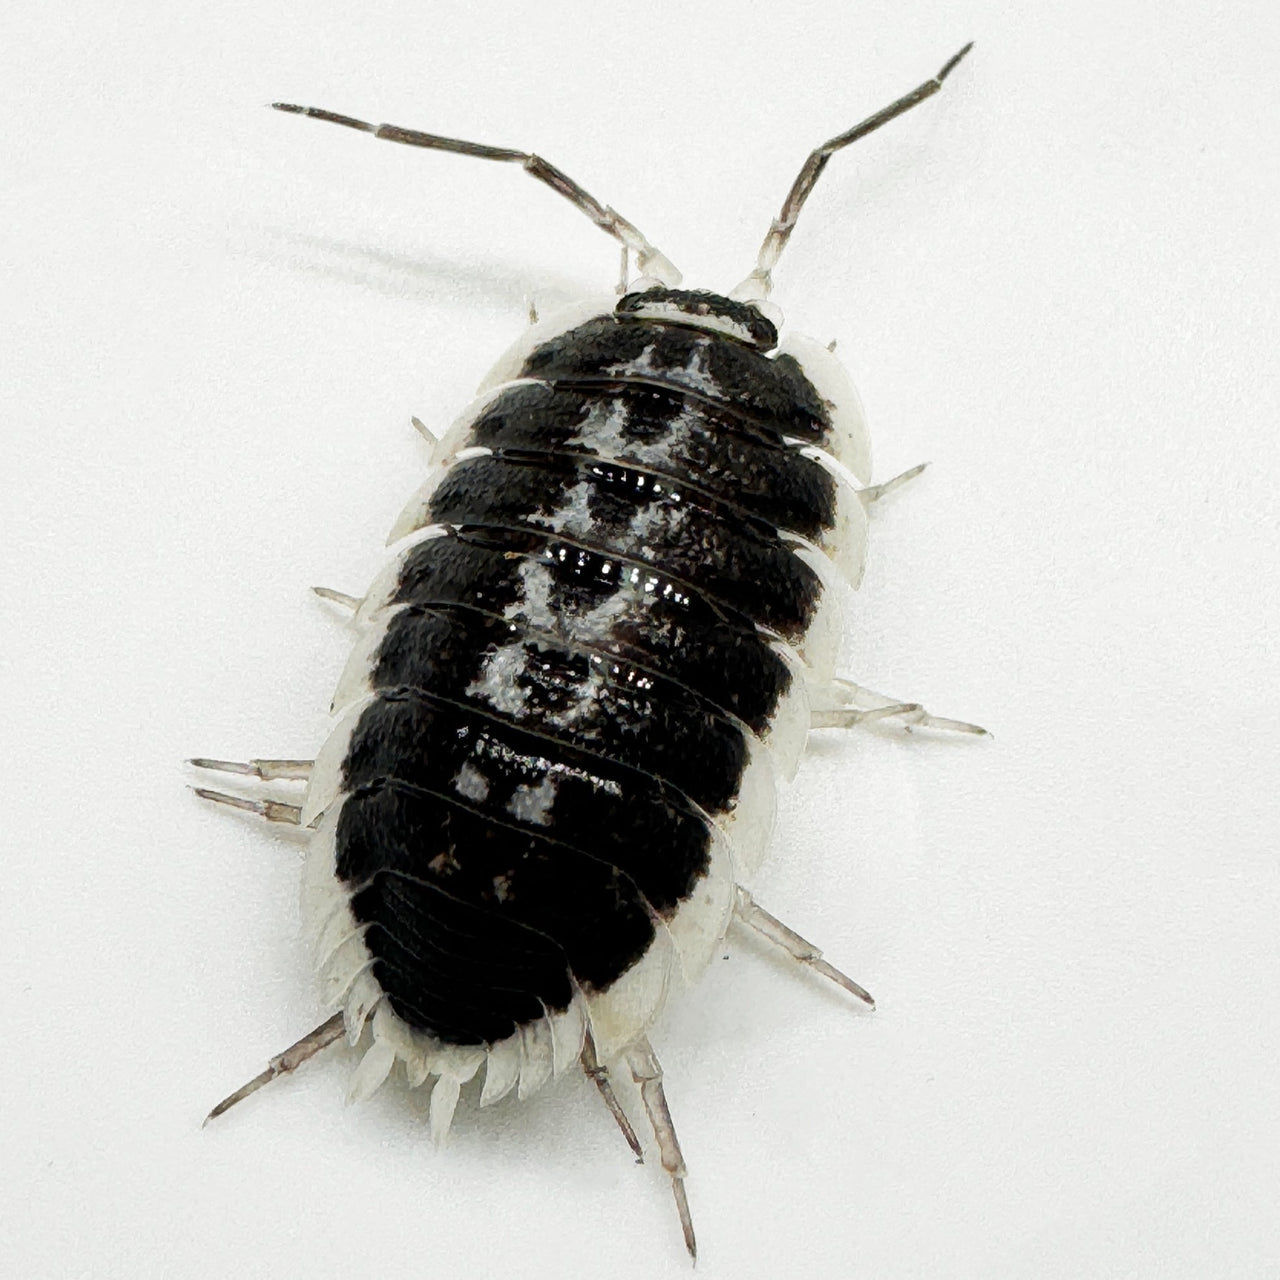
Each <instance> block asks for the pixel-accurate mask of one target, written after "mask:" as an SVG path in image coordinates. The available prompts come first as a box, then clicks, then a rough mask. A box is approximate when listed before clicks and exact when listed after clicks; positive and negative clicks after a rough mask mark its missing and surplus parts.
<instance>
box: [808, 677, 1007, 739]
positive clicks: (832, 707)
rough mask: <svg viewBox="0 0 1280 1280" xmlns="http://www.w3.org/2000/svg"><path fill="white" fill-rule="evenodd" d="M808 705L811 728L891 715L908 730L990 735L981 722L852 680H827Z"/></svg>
mask: <svg viewBox="0 0 1280 1280" xmlns="http://www.w3.org/2000/svg"><path fill="white" fill-rule="evenodd" d="M809 705H810V708H811V712H810V715H811V719H810V727H811V728H814V729H852V728H853V727H855V726H856V725H860V724H866V723H868V722H869V721H874V720H888V719H892V720H897V721H898V722H899V723H900V724H901V725H902V726H903V728H905V729H906V730H907V731H908V732H910V730H911V729H913V728H921V729H939V730H942V731H944V732H946V733H968V734H973V735H975V736H977V737H981V738H989V737H991V734H990V733H989V732H988V731H987V730H986V729H984V728H983V727H982V726H981V725H977V724H970V723H969V722H968V721H967V720H950V719H948V718H947V717H946V716H935V715H930V714H929V712H927V711H926V710H925V709H924V707H922V706H921V705H920V703H918V702H903V701H902V700H901V699H899V698H891V697H889V696H888V695H886V694H883V693H876V692H875V691H874V690H872V689H864V688H863V687H862V686H861V685H858V684H854V683H853V681H852V680H838V679H837V680H831V681H829V682H828V683H827V684H825V685H821V686H818V687H816V688H814V689H812V690H810V698H809Z"/></svg>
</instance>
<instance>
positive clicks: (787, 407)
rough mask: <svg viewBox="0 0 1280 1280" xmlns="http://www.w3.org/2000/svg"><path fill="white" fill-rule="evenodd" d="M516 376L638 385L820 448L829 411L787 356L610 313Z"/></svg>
mask: <svg viewBox="0 0 1280 1280" xmlns="http://www.w3.org/2000/svg"><path fill="white" fill-rule="evenodd" d="M520 376H521V377H523V378H538V379H541V380H542V381H544V382H574V383H589V384H590V383H597V384H598V383H609V382H641V383H646V384H650V385H654V386H663V387H669V388H671V389H672V390H674V391H681V392H684V393H686V394H688V395H692V396H697V397H700V398H701V399H704V400H709V401H712V402H714V403H715V404H717V405H719V406H721V407H722V408H724V409H725V410H727V411H730V412H732V413H734V414H735V415H736V416H738V417H741V418H744V419H749V420H750V421H752V422H754V423H755V424H757V425H758V426H759V427H761V428H763V429H765V430H768V431H771V432H774V433H775V434H776V435H777V436H778V437H779V438H781V437H782V436H794V437H796V438H798V439H801V440H805V441H807V442H809V443H811V444H822V443H823V441H824V439H825V437H826V435H827V432H828V431H829V429H830V427H831V414H830V411H829V408H828V406H827V404H826V403H825V402H824V401H823V400H822V399H821V397H819V395H818V393H817V392H816V391H815V390H814V389H813V385H812V383H810V382H809V380H808V378H806V377H805V376H804V373H803V372H802V371H801V369H800V366H799V365H798V364H797V363H796V362H795V360H793V359H792V358H791V357H790V356H785V355H783V356H778V357H776V358H775V357H770V356H767V355H765V354H763V353H762V352H760V351H759V350H757V349H756V348H754V347H752V346H749V345H747V344H746V343H743V342H739V341H737V340H735V339H734V338H731V337H728V336H727V335H725V334H720V333H714V332H710V331H708V330H705V329H695V328H689V327H686V326H684V325H673V324H663V323H661V322H659V321H656V320H646V319H638V318H635V317H633V316H630V315H626V314H618V313H614V314H611V315H607V316H600V317H597V318H596V319H594V320H588V321H587V322H586V324H582V325H579V326H578V327H577V328H575V329H571V330H569V332H568V333H565V334H562V335H561V336H560V337H558V338H554V339H552V340H551V341H550V342H546V343H544V344H543V345H542V346H540V347H538V348H537V349H536V350H535V351H533V352H532V353H531V354H530V356H529V358H528V360H526V361H525V365H524V368H523V369H522V370H521V373H520Z"/></svg>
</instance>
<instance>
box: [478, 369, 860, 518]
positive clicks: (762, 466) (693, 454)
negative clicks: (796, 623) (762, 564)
mask: <svg viewBox="0 0 1280 1280" xmlns="http://www.w3.org/2000/svg"><path fill="white" fill-rule="evenodd" d="M469 442H470V443H472V444H476V445H482V446H484V447H486V448H489V449H492V450H493V451H494V452H495V453H497V454H500V455H504V456H506V455H510V456H513V457H521V456H524V455H530V454H533V455H536V454H545V453H556V454H564V455H573V454H583V455H587V456H593V457H601V458H608V459H615V460H618V461H622V462H631V463H634V464H635V465H636V466H638V467H643V468H645V469H646V470H648V471H650V472H652V473H655V474H657V475H661V476H666V477H668V478H670V479H673V480H676V481H679V482H681V483H683V484H685V485H687V486H690V487H694V488H698V489H700V490H702V491H703V492H704V493H706V494H708V495H710V496H712V497H714V498H718V499H720V500H721V501H722V502H725V503H728V504H731V505H735V506H738V507H740V508H742V509H743V510H744V511H746V512H748V513H749V514H751V515H753V516H755V517H756V518H757V519H759V520H762V521H765V522H767V523H768V524H769V525H771V526H772V527H773V528H774V529H781V530H785V531H788V532H791V533H794V534H798V535H799V536H800V537H803V538H808V539H809V540H811V541H814V540H816V539H818V538H819V537H820V536H821V535H822V533H823V532H824V531H825V530H826V529H828V528H829V527H830V525H831V523H832V521H833V519H834V517H835V504H836V498H835V494H836V481H835V478H834V477H833V476H832V475H831V473H830V472H829V471H828V470H827V469H826V468H825V467H823V466H822V465H821V464H820V463H818V462H816V461H814V460H813V459H812V458H808V457H805V456H804V455H802V454H800V453H798V452H797V450H796V449H794V448H793V447H790V446H787V445H784V444H782V442H781V441H780V440H779V439H778V437H777V436H776V435H775V434H773V433H772V432H769V431H767V430H762V429H760V428H758V427H757V426H756V425H755V424H754V423H753V422H751V420H749V419H743V418H741V417H738V416H736V415H734V414H732V413H726V412H724V411H723V410H722V409H720V408H718V407H717V406H716V405H714V404H713V403H711V402H709V401H705V400H699V399H697V398H695V397H693V396H690V395H685V394H683V393H681V392H678V391H672V390H670V389H668V388H666V387H661V386H650V385H648V384H645V383H634V382H631V383H628V382H620V383H617V384H614V385H605V386H596V387H587V386H581V385H574V384H550V383H543V382H525V383H515V384H513V385H511V386H508V387H507V388H505V389H504V390H503V391H502V393H501V394H500V395H498V396H497V397H496V398H495V399H494V400H493V401H492V402H491V403H489V404H488V405H486V406H485V408H484V410H483V412H482V413H481V414H480V415H479V417H477V419H476V420H475V422H474V423H473V424H472V426H471V430H470V435H469Z"/></svg>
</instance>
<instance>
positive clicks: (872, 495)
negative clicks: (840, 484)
mask: <svg viewBox="0 0 1280 1280" xmlns="http://www.w3.org/2000/svg"><path fill="white" fill-rule="evenodd" d="M928 465H929V464H928V463H927V462H920V463H917V464H916V465H915V466H914V467H910V468H908V470H906V471H904V472H903V473H902V474H901V475H897V476H894V477H893V479H892V480H885V481H884V482H883V483H882V484H873V485H871V486H869V487H868V488H866V489H859V490H858V497H859V498H861V499H862V505H863V506H864V507H869V506H870V505H871V504H872V503H873V502H879V501H880V499H881V498H883V497H884V496H885V494H887V493H892V492H893V491H894V490H895V489H900V488H901V487H902V486H903V485H904V484H906V483H907V481H908V480H914V479H915V478H916V476H918V475H919V474H920V473H921V472H922V471H923V470H924V469H925V467H927V466H928Z"/></svg>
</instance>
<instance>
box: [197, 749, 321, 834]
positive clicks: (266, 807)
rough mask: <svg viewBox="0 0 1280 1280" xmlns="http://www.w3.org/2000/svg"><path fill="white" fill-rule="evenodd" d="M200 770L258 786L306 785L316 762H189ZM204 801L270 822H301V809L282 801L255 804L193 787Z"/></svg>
mask: <svg viewBox="0 0 1280 1280" xmlns="http://www.w3.org/2000/svg"><path fill="white" fill-rule="evenodd" d="M187 763H188V764H190V765H193V766H194V767H195V768H197V769H207V770H209V771H210V772H211V773H231V774H235V775H236V777H239V778H253V779H255V780H257V781H259V782H305V781H306V780H307V779H308V778H309V777H310V776H311V769H312V766H313V765H314V764H315V761H314V760H247V761H240V760H209V759H206V758H204V757H197V758H196V759H194V760H188V761H187ZM192 790H193V791H194V792H195V793H196V795H198V796H199V797H200V799H201V800H211V801H213V803H214V804H225V805H227V806H228V807H229V808H232V809H239V810H241V811H242V812H244V813H253V814H256V815H257V816H258V817H259V818H264V819H266V821H267V822H283V823H285V824H286V825H289V826H295V827H296V826H298V825H299V824H300V823H301V821H302V807H301V806H300V805H296V804H286V803H284V802H283V801H280V800H253V799H249V798H248V797H246V796H233V795H229V794H228V793H227V792H225V791H211V790H210V789H209V788H208V787H193V788H192Z"/></svg>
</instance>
